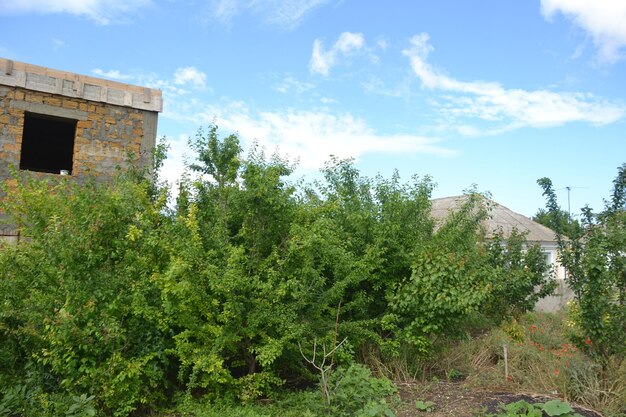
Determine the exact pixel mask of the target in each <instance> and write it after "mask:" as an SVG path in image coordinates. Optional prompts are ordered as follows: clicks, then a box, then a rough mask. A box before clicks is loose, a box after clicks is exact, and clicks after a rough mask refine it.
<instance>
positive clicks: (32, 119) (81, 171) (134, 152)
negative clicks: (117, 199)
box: [0, 58, 163, 240]
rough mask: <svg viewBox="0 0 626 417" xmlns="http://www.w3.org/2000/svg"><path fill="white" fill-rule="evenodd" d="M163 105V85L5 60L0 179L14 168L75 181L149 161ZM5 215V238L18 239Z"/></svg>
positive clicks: (0, 84) (0, 67)
mask: <svg viewBox="0 0 626 417" xmlns="http://www.w3.org/2000/svg"><path fill="white" fill-rule="evenodd" d="M162 108H163V102H162V96H161V91H160V90H156V89H151V88H144V87H139V86H135V85H129V84H123V83H119V82H114V81H109V80H104V79H101V78H96V77H90V76H86V75H80V74H74V73H71V72H66V71H59V70H54V69H50V68H45V67H40V66H36V65H31V64H26V63H23V62H17V61H12V60H9V59H2V58H0V181H2V182H5V181H7V180H9V179H10V167H11V166H13V167H14V168H15V169H17V170H19V171H22V172H26V171H29V172H35V173H36V174H35V175H37V176H40V177H46V176H57V175H68V176H70V177H72V178H75V179H77V180H81V179H84V178H86V177H88V176H94V177H96V178H98V179H102V180H107V179H108V178H110V177H111V176H112V175H113V174H114V173H115V171H116V168H117V167H124V166H125V165H126V164H128V163H131V164H136V165H138V166H146V165H147V164H149V163H150V160H151V155H152V151H153V149H154V146H155V143H156V131H157V120H158V113H159V112H161V111H162ZM0 198H2V195H0ZM0 215H1V214H0ZM1 220H2V219H1V218H0V237H4V238H5V239H9V240H11V239H15V238H16V237H17V235H18V230H16V228H15V227H14V226H11V225H9V224H3V222H2V221H1Z"/></svg>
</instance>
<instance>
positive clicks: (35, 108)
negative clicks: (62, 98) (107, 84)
mask: <svg viewBox="0 0 626 417" xmlns="http://www.w3.org/2000/svg"><path fill="white" fill-rule="evenodd" d="M10 106H11V107H12V108H14V109H18V110H24V111H27V112H31V113H37V114H45V115H48V116H56V117H63V118H66V119H75V120H87V115H88V113H87V112H86V111H83V110H74V109H64V108H62V107H56V106H50V105H48V104H42V103H29V102H26V101H21V100H12V101H11V104H10Z"/></svg>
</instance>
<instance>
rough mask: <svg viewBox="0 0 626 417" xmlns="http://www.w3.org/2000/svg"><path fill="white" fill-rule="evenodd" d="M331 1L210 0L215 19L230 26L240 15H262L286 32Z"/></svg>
mask: <svg viewBox="0 0 626 417" xmlns="http://www.w3.org/2000/svg"><path fill="white" fill-rule="evenodd" d="M328 1H329V0H210V2H209V7H210V11H211V14H212V15H213V17H214V18H216V19H218V20H219V21H221V22H222V23H224V24H229V23H231V22H232V20H233V19H234V18H235V17H236V16H237V15H239V14H241V13H244V12H251V13H254V14H256V15H261V16H262V19H263V20H264V21H265V23H267V24H271V25H275V26H279V27H281V28H283V29H286V30H291V29H294V28H296V27H297V26H298V25H300V23H301V22H302V20H303V19H304V18H305V16H306V15H307V14H309V13H311V12H312V11H313V10H314V9H316V8H317V7H319V6H321V5H323V4H325V3H328Z"/></svg>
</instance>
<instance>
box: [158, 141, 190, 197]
mask: <svg viewBox="0 0 626 417" xmlns="http://www.w3.org/2000/svg"><path fill="white" fill-rule="evenodd" d="M188 143H189V136H188V135H186V134H182V135H179V136H178V137H175V138H167V145H168V146H169V149H168V152H167V159H165V161H163V167H162V168H161V171H160V172H159V173H160V175H161V177H162V178H163V179H164V180H166V181H167V182H168V183H169V185H170V186H171V187H172V193H173V195H176V194H178V181H179V180H180V179H181V176H182V174H183V172H184V171H185V162H186V160H187V158H188V157H189V155H190V154H191V150H190V149H189V145H188Z"/></svg>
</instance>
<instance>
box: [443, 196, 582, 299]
mask: <svg viewBox="0 0 626 417" xmlns="http://www.w3.org/2000/svg"><path fill="white" fill-rule="evenodd" d="M467 199H468V196H467V195H462V196H453V197H445V198H437V199H434V200H431V216H432V217H433V219H434V220H435V223H436V225H437V224H439V225H441V224H442V223H443V222H444V221H445V219H446V218H447V217H448V215H449V213H450V212H454V211H456V210H459V209H460V208H461V206H462V205H463V204H464V203H465V202H467ZM484 205H485V209H487V211H488V217H487V218H486V219H485V221H484V222H483V229H484V232H485V237H486V238H487V239H489V238H491V237H493V236H494V234H495V233H497V232H498V231H499V230H500V231H501V232H502V234H503V237H504V238H505V239H506V238H508V237H510V236H511V233H512V232H513V230H514V229H516V230H517V231H519V232H522V233H525V234H526V240H527V241H528V243H530V244H538V245H539V246H540V247H541V250H542V252H543V253H544V256H545V259H546V262H547V263H549V264H550V265H551V266H552V267H553V269H554V271H555V279H556V280H557V284H558V286H557V290H556V293H555V295H554V296H551V297H546V298H544V299H542V300H539V302H538V303H537V306H536V309H537V310H540V311H555V310H558V309H560V308H562V307H563V306H564V305H565V304H566V303H567V301H569V300H571V299H572V298H573V292H572V290H571V289H570V288H569V287H568V286H567V285H566V284H565V274H566V273H565V268H564V267H563V266H562V265H561V264H560V263H559V260H558V247H557V242H556V236H555V233H554V231H552V230H551V229H549V228H548V227H546V226H544V225H542V224H540V223H537V222H536V221H533V220H531V219H529V218H528V217H526V216H524V215H522V214H519V213H516V212H514V211H513V210H511V209H509V208H507V207H505V206H503V205H501V204H498V203H496V202H495V201H493V200H490V199H488V198H486V197H485V198H484Z"/></svg>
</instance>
